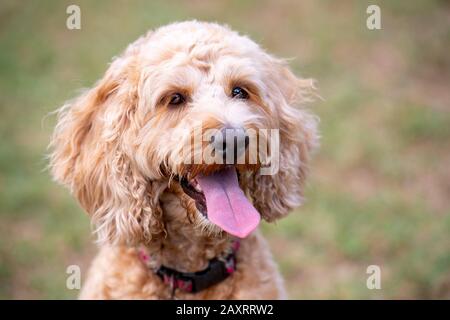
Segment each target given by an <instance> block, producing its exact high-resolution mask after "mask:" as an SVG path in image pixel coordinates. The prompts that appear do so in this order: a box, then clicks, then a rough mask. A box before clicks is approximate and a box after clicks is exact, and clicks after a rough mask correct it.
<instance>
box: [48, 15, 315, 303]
mask: <svg viewBox="0 0 450 320" xmlns="http://www.w3.org/2000/svg"><path fill="white" fill-rule="evenodd" d="M314 92H315V88H314V82H313V81H312V80H311V79H303V78H299V77H297V76H295V75H294V74H293V73H292V72H291V71H290V69H289V67H288V65H287V63H286V62H285V61H284V60H281V59H278V58H275V57H273V56H272V55H270V54H268V53H266V52H265V51H264V50H263V49H261V48H260V47H259V46H258V45H257V44H256V43H255V42H253V41H252V40H250V39H249V38H248V37H246V36H243V35H240V34H238V33H237V32H235V31H232V30H231V29H230V28H229V27H227V26H222V25H219V24H216V23H208V22H199V21H187V22H179V23H173V24H170V25H167V26H163V27H160V28H159V29H156V30H154V31H150V32H148V33H147V34H146V35H144V36H142V37H141V38H139V39H138V40H136V41H135V42H134V43H132V44H130V45H129V46H128V48H127V49H126V50H125V52H124V53H123V54H122V55H121V56H119V57H117V58H115V59H114V60H113V61H112V63H111V64H110V66H109V68H108V69H107V71H106V73H105V75H104V76H103V78H102V79H100V80H99V81H98V82H97V83H96V84H95V85H94V86H93V88H91V89H88V90H86V91H85V92H84V93H83V94H81V95H80V96H79V97H77V98H76V99H74V100H72V101H70V102H68V103H66V104H65V105H64V106H63V107H62V108H60V109H59V112H58V120H57V124H56V127H55V130H54V133H53V136H52V139H51V143H50V147H51V152H50V168H51V173H52V175H53V177H54V179H55V180H56V181H57V182H59V183H61V184H63V185H65V186H67V187H68V188H69V189H70V191H71V193H72V194H73V195H74V197H75V198H76V199H77V200H78V201H79V203H80V205H81V206H82V207H83V209H84V210H85V211H86V212H87V213H88V214H89V216H90V217H91V221H92V225H93V228H94V233H95V235H96V238H97V242H98V244H99V253H98V255H97V256H96V258H95V259H94V260H93V262H92V265H91V267H90V270H89V273H88V276H87V278H86V279H85V281H84V284H83V288H82V290H81V292H80V298H81V299H285V298H286V297H287V296H286V292H285V288H284V285H283V281H282V278H281V276H280V274H279V271H278V270H277V267H276V265H275V263H274V261H273V259H272V256H271V253H270V251H269V249H268V245H267V243H266V242H265V240H264V239H263V237H262V236H261V234H260V232H259V231H258V230H257V227H258V224H259V222H260V219H263V220H266V221H268V222H271V221H274V220H276V219H278V218H281V217H284V216H286V215H287V214H288V212H289V211H290V210H291V209H293V208H296V207H298V206H300V205H301V204H302V201H303V186H304V181H305V177H306V175H307V172H308V164H309V160H310V158H311V151H312V150H314V148H315V147H316V146H317V144H318V133H317V119H316V117H315V116H314V115H312V114H311V113H309V112H308V111H307V110H306V109H305V107H304V104H305V103H306V102H309V101H310V100H312V99H313V97H314V95H315V93H314ZM269 129H270V130H275V132H277V133H278V136H277V137H278V138H277V139H274V141H275V142H273V141H272V140H270V142H267V145H268V147H267V150H269V149H270V150H278V152H277V155H274V154H272V153H271V154H270V155H268V156H266V157H264V156H261V157H259V156H256V159H255V157H253V160H254V161H253V162H250V161H248V159H250V155H249V154H250V147H249V145H250V144H251V143H249V142H250V141H249V140H250V139H249V135H248V134H247V132H249V131H252V132H253V133H254V136H256V141H262V140H264V139H265V137H267V136H268V135H267V130H269ZM196 130H200V131H202V132H204V131H206V130H213V131H215V133H214V134H212V136H210V138H209V140H208V139H202V140H201V141H200V143H197V146H195V147H194V146H193V143H192V141H193V138H192V137H193V135H194V132H195V131H196ZM264 130H265V131H264ZM225 131H231V132H232V133H233V134H234V135H232V138H228V136H227V135H226V134H225ZM263 132H266V134H263ZM253 138H254V137H253ZM253 140H254V139H253ZM231 142H233V143H231ZM234 142H236V143H239V142H240V143H241V144H243V145H244V147H243V148H240V150H239V148H236V146H233V144H234ZM275 144H276V145H275ZM211 146H212V148H211ZM221 146H222V147H223V148H220V147H221ZM208 148H209V151H211V150H213V153H214V154H215V158H214V159H216V160H217V159H219V160H218V161H216V162H211V161H210V162H206V161H204V158H203V156H202V155H204V154H206V153H207V152H206V151H205V150H206V149H208ZM242 150H243V151H242ZM186 151H188V152H186ZM233 152H235V154H233ZM186 154H187V155H186ZM228 154H232V157H231V160H230V159H229V158H230V157H228ZM239 154H240V157H241V156H242V155H243V156H244V158H245V159H247V161H244V162H242V161H241V162H239V161H236V160H237V155H239ZM258 154H259V153H258ZM198 155H200V161H197V162H196V161H194V160H195V159H194V160H193V158H195V157H196V156H198ZM216 155H219V156H218V157H216ZM220 158H222V159H225V158H226V160H227V161H223V162H220ZM260 158H261V159H260ZM276 159H277V161H278V164H277V168H276V170H275V171H276V172H274V173H273V174H262V171H261V170H262V169H263V167H267V166H268V165H271V164H272V163H273V162H274V161H275V160H276ZM197 160H198V159H197ZM228 160H230V161H228Z"/></svg>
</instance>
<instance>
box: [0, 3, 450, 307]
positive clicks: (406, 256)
mask: <svg viewBox="0 0 450 320" xmlns="http://www.w3.org/2000/svg"><path fill="white" fill-rule="evenodd" d="M76 3H77V4H79V5H80V7H81V12H82V29H81V30H78V31H70V30H67V29H66V28H65V19H66V17H67V15H66V14H65V8H66V7H67V6H68V5H69V4H72V2H69V1H46V2H44V1H40V2H37V1H26V2H16V1H3V2H2V4H1V5H0V26H1V27H0V49H1V50H0V71H1V72H0V91H1V95H0V137H1V143H0V298H7V299H11V298H39V299H45V298H57V299H66V298H74V297H76V295H77V292H76V291H70V290H67V289H66V287H65V280H66V273H65V271H66V268H67V266H69V265H71V264H78V265H80V266H81V267H82V270H85V269H86V267H87V265H88V263H89V260H90V258H91V257H92V255H93V253H94V252H95V248H93V245H92V240H93V239H92V237H91V236H90V232H89V220H88V218H87V217H86V216H85V215H84V213H83V212H82V210H81V209H80V208H79V206H78V205H77V204H76V202H75V200H73V199H72V198H71V197H70V196H69V195H68V192H67V191H66V190H63V189H62V188H61V187H59V186H57V185H55V184H54V183H53V182H52V181H51V179H50V177H49V175H48V172H46V171H45V167H46V160H45V153H46V145H47V144H48V141H49V135H50V133H51V130H52V127H53V126H54V119H53V118H51V117H50V118H46V115H47V114H48V112H50V111H52V110H54V109H56V108H57V107H58V106H60V105H62V103H63V102H64V101H65V100H66V99H69V98H71V97H73V96H74V95H76V93H77V90H78V89H79V88H81V87H88V86H90V85H91V84H92V83H93V82H94V81H95V80H96V79H98V78H100V77H101V75H102V73H103V72H104V70H105V69H106V67H107V63H108V62H109V61H110V59H111V57H113V56H114V55H117V54H118V53H120V52H121V50H123V49H124V47H125V46H126V45H127V44H128V43H129V42H131V41H132V40H134V39H136V38H137V37H138V36H139V35H141V34H142V33H144V32H145V31H146V30H148V29H150V28H154V27H157V26H159V25H162V24H165V23H169V22H172V21H175V20H185V19H192V18H197V19H201V20H209V21H219V22H222V23H227V24H229V25H231V26H232V27H233V28H235V29H238V30H240V31H242V32H243V33H245V34H248V35H250V36H251V37H252V38H254V39H255V40H256V41H258V42H259V43H261V44H262V45H263V47H265V48H267V49H268V50H269V51H271V52H273V53H275V54H276V55H279V56H284V57H295V59H294V60H293V61H292V63H291V65H292V66H293V68H294V70H295V71H296V72H297V73H298V74H301V75H305V76H307V77H314V78H316V79H317V80H318V81H319V87H320V92H321V95H322V96H323V97H324V101H318V102H316V103H315V104H314V106H313V111H314V112H315V113H317V114H318V115H319V116H320V118H321V124H320V130H321V134H322V142H321V149H320V151H319V152H318V153H317V155H316V157H315V159H314V162H313V164H312V168H311V169H312V174H311V177H310V180H309V184H308V187H307V192H306V198H307V202H306V204H305V205H304V206H303V207H302V208H300V209H298V210H296V211H295V212H293V213H292V214H291V215H290V216H289V217H287V218H286V219H284V220H281V221H279V222H278V223H276V224H271V225H269V224H264V225H263V232H264V233H265V234H266V236H267V238H268V239H269V243H270V245H271V247H272V249H273V252H274V255H275V258H276V260H277V261H278V263H279V265H280V268H281V271H282V273H283V275H284V277H285V279H286V285H287V287H288V290H289V294H290V297H291V298H307V299H309V298H338V299H342V298H351V299H355V298H369V299H372V298H450V276H449V275H450V169H449V167H448V163H449V161H450V152H449V150H450V148H449V147H450V94H449V91H448V88H447V87H448V83H449V82H450V81H449V80H450V59H449V58H448V54H447V53H448V50H449V48H450V37H449V34H450V22H449V20H448V16H449V15H450V7H449V5H448V4H447V3H446V2H444V1H408V2H401V3H399V2H387V1H382V2H380V4H379V5H380V7H381V12H382V27H383V29H382V30H380V31H369V30H367V29H366V28H365V19H366V13H365V8H366V7H367V5H368V4H369V2H366V1H348V2H342V3H337V2H332V1H320V2H318V1H314V2H313V1H305V2H303V1H302V2H297V1H290V0H283V1H227V2H212V1H208V2H199V1H194V2H189V3H186V2H168V1H127V2H125V1H114V2H111V1H95V2H94V1H76ZM371 264H376V265H379V266H380V267H381V271H382V289H381V290H368V289H367V288H366V279H367V276H368V275H367V274H366V268H367V266H369V265H371Z"/></svg>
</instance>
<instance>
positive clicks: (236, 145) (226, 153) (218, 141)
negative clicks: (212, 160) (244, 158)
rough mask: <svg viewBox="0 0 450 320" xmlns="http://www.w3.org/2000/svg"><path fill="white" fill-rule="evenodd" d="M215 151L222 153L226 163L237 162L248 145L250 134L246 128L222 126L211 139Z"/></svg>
mask: <svg viewBox="0 0 450 320" xmlns="http://www.w3.org/2000/svg"><path fill="white" fill-rule="evenodd" d="M211 143H212V144H213V146H214V150H215V152H218V153H219V155H220V154H222V157H223V159H226V163H228V164H231V163H236V161H237V159H238V158H239V156H241V155H242V154H243V153H244V152H245V150H246V149H247V147H248V144H249V136H248V135H247V133H246V131H245V129H244V128H232V127H225V128H222V129H221V130H220V131H219V132H218V133H217V134H216V135H214V136H213V137H212V139H211Z"/></svg>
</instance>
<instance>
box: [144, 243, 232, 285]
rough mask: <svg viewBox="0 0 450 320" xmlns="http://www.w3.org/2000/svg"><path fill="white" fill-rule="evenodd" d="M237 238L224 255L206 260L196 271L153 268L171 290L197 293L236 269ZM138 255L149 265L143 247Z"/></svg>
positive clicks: (164, 267)
mask: <svg viewBox="0 0 450 320" xmlns="http://www.w3.org/2000/svg"><path fill="white" fill-rule="evenodd" d="M239 246H240V242H239V241H238V240H236V241H234V242H233V243H232V246H231V248H232V251H231V253H229V254H227V255H226V256H224V257H216V258H213V259H211V260H209V262H208V266H207V267H206V269H204V270H201V271H197V272H181V271H178V270H175V269H172V268H169V267H166V266H164V265H161V266H160V267H159V268H157V269H156V270H153V272H155V274H156V275H158V276H159V277H160V278H161V280H162V281H163V282H164V283H165V284H166V285H168V286H169V287H170V288H171V290H172V292H174V291H175V290H176V289H180V290H183V291H185V292H189V293H197V292H199V291H202V290H204V289H207V288H209V287H211V286H213V285H215V284H218V283H220V282H222V281H223V280H225V279H226V278H228V277H229V276H230V275H231V274H233V273H234V272H235V271H236V253H237V251H238V249H239ZM139 257H140V259H141V260H142V262H144V264H146V265H147V266H149V259H150V257H149V255H148V254H147V253H146V252H145V249H144V248H140V249H139Z"/></svg>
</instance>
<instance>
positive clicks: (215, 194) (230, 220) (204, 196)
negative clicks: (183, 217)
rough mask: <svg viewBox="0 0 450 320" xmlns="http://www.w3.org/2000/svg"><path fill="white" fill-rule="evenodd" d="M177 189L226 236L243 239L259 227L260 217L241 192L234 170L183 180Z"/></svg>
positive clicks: (228, 168) (199, 175)
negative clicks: (181, 190)
mask: <svg viewBox="0 0 450 320" xmlns="http://www.w3.org/2000/svg"><path fill="white" fill-rule="evenodd" d="M180 185H181V187H182V189H183V191H184V193H186V194H187V195H188V196H189V197H190V198H191V199H193V200H194V201H195V206H196V208H197V210H198V211H199V212H200V213H201V214H203V216H205V217H206V218H208V220H210V221H211V222H212V223H214V224H216V225H217V226H219V227H220V228H221V229H223V230H225V231H226V232H228V233H230V234H232V235H234V236H237V237H240V238H245V237H246V236H247V235H249V234H250V233H251V232H252V231H253V230H254V229H255V228H256V227H257V226H258V224H259V221H260V215H259V213H258V211H257V210H256V209H255V208H254V207H253V205H252V204H251V203H250V201H249V200H248V199H247V197H246V196H245V194H244V192H243V191H242V189H241V188H240V186H239V180H238V173H237V171H236V168H234V167H226V168H225V169H222V170H220V171H216V172H213V173H210V174H208V175H203V174H201V173H200V174H198V175H197V176H196V177H195V178H194V179H190V180H189V179H187V178H185V177H183V178H181V179H180Z"/></svg>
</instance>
